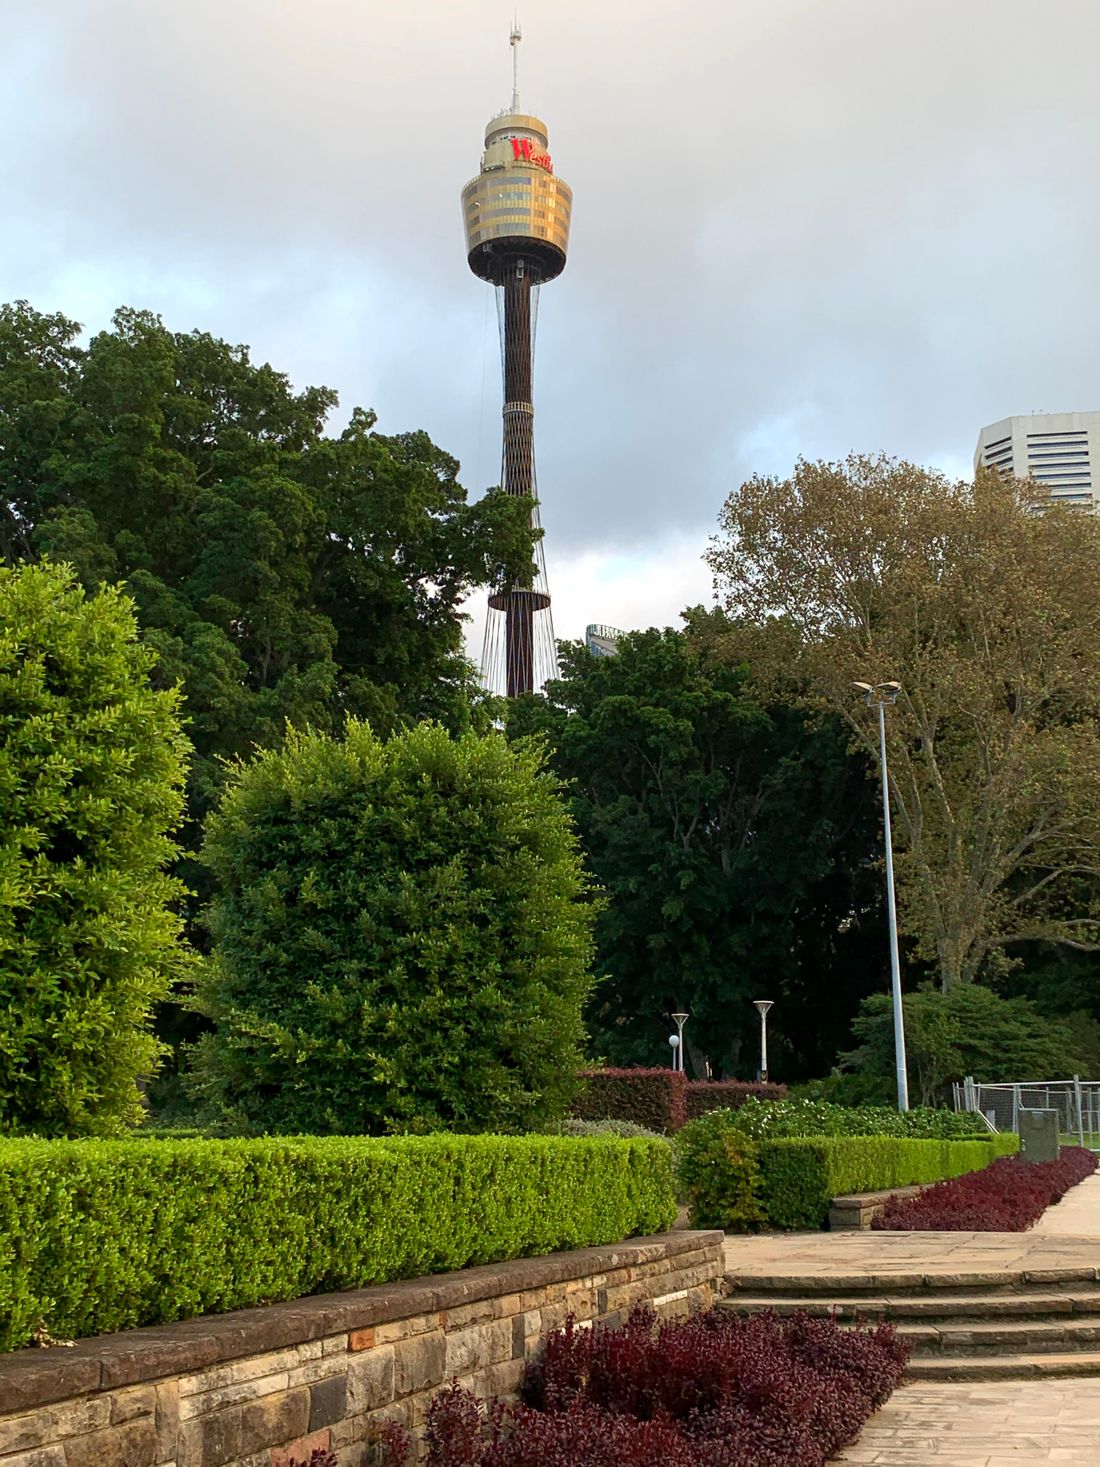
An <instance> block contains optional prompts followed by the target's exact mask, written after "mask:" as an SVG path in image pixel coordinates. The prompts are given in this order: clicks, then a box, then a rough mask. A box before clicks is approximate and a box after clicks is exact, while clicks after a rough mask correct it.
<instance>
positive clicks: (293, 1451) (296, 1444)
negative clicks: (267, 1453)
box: [271, 1426, 332, 1467]
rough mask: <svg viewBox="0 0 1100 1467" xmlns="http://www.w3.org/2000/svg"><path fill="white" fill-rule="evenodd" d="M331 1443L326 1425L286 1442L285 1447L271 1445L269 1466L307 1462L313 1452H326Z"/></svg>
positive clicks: (278, 1466) (285, 1465) (287, 1465)
mask: <svg viewBox="0 0 1100 1467" xmlns="http://www.w3.org/2000/svg"><path fill="white" fill-rule="evenodd" d="M331 1445H332V1435H331V1433H330V1432H329V1429H328V1427H327V1426H326V1427H325V1428H324V1429H323V1430H321V1431H311V1432H310V1433H309V1435H308V1436H300V1437H299V1438H298V1439H297V1441H292V1442H287V1444H286V1446H285V1447H272V1449H271V1467H289V1464H290V1463H291V1462H308V1461H309V1459H310V1455H311V1454H312V1453H313V1452H327V1451H328V1449H329V1448H330V1447H331Z"/></svg>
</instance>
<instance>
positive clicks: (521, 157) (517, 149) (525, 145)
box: [512, 138, 554, 173]
mask: <svg viewBox="0 0 1100 1467" xmlns="http://www.w3.org/2000/svg"><path fill="white" fill-rule="evenodd" d="M512 156H513V158H515V160H516V162H517V163H536V164H537V165H538V166H539V167H540V168H545V169H546V171H547V173H553V171H554V165H553V163H552V162H551V160H550V154H549V153H536V152H535V147H534V144H533V143H532V142H531V139H530V138H513V139H512Z"/></svg>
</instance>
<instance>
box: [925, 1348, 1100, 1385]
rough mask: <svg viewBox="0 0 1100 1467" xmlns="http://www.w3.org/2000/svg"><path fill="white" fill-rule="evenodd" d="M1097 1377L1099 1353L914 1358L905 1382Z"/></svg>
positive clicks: (1081, 1351)
mask: <svg viewBox="0 0 1100 1467" xmlns="http://www.w3.org/2000/svg"><path fill="white" fill-rule="evenodd" d="M1060 1375H1089V1376H1100V1350H1069V1351H1067V1352H1065V1353H1064V1354H1055V1353H1039V1354H1026V1355H916V1356H914V1357H913V1359H912V1360H910V1362H909V1367H908V1370H907V1372H906V1379H907V1380H909V1381H918V1380H925V1381H946V1380H1029V1379H1035V1377H1037V1376H1060Z"/></svg>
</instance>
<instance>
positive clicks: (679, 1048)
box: [668, 1013, 688, 1070]
mask: <svg viewBox="0 0 1100 1467" xmlns="http://www.w3.org/2000/svg"><path fill="white" fill-rule="evenodd" d="M672 1019H673V1022H674V1023H675V1025H676V1033H675V1034H672V1035H670V1036H669V1041H668V1042H669V1043H670V1044H672V1041H673V1039H675V1041H676V1043H675V1044H672V1068H673V1069H674V1070H682V1069H683V1068H684V1025H685V1024H686V1023H687V1021H688V1016H687V1014H685V1013H679V1014H673V1015H672Z"/></svg>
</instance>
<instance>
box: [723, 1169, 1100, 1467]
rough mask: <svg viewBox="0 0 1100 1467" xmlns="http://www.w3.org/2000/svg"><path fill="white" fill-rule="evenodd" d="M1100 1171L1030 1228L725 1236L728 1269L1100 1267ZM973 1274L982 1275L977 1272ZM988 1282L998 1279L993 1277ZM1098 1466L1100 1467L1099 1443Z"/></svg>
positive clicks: (817, 1273) (949, 1272) (851, 1273)
mask: <svg viewBox="0 0 1100 1467" xmlns="http://www.w3.org/2000/svg"><path fill="white" fill-rule="evenodd" d="M1098 1239H1100V1171H1097V1172H1094V1173H1093V1174H1092V1176H1091V1177H1087V1178H1086V1179H1085V1181H1083V1182H1079V1183H1078V1185H1077V1186H1076V1187H1072V1188H1071V1189H1070V1191H1069V1192H1068V1193H1067V1194H1066V1196H1065V1197H1063V1198H1062V1200H1061V1202H1058V1203H1056V1204H1055V1205H1054V1206H1053V1207H1050V1208H1048V1209H1047V1211H1046V1212H1045V1213H1044V1215H1043V1216H1042V1217H1041V1218H1040V1219H1039V1221H1038V1222H1037V1223H1036V1225H1035V1226H1034V1227H1033V1228H1032V1229H1031V1230H1030V1232H1026V1233H871V1232H867V1233H858V1232H851V1233H847V1232H845V1233H761V1234H759V1235H758V1236H756V1237H738V1236H737V1235H732V1236H730V1237H728V1238H727V1239H726V1269H727V1272H728V1273H729V1275H730V1277H731V1278H733V1279H734V1280H736V1282H737V1283H738V1284H740V1285H741V1286H742V1287H743V1288H751V1287H752V1284H753V1281H754V1280H757V1279H761V1278H778V1277H791V1278H799V1277H811V1276H812V1277H818V1278H820V1277H826V1278H831V1279H835V1280H836V1284H837V1287H838V1289H839V1288H843V1286H844V1280H845V1279H850V1280H854V1279H856V1278H866V1277H867V1276H868V1275H870V1276H872V1277H874V1278H876V1279H877V1278H881V1279H882V1282H883V1287H886V1286H888V1285H889V1284H890V1283H893V1284H894V1285H902V1284H917V1283H919V1282H920V1279H921V1278H930V1277H935V1278H939V1279H948V1278H950V1277H952V1276H954V1275H957V1274H981V1273H989V1274H996V1273H999V1272H1003V1271H1008V1272H1011V1273H1025V1272H1026V1273H1029V1274H1032V1275H1034V1276H1036V1277H1035V1281H1036V1282H1041V1281H1042V1273H1043V1270H1044V1269H1062V1268H1092V1269H1100V1243H1098V1241H1097V1240H1098ZM974 1282H979V1280H977V1279H975V1280H974ZM989 1282H991V1283H992V1282H995V1280H993V1279H990V1280H989ZM1095 1467H1100V1448H1098V1450H1097V1454H1096V1464H1095Z"/></svg>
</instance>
